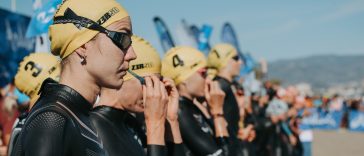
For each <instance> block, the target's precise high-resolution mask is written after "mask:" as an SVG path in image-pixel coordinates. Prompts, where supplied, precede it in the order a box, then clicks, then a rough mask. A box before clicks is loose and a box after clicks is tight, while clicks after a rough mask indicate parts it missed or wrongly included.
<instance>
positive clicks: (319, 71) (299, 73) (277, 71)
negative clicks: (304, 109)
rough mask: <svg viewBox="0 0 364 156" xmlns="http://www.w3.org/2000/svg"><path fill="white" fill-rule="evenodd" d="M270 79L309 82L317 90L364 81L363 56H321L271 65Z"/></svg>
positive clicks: (272, 63)
mask: <svg viewBox="0 0 364 156" xmlns="http://www.w3.org/2000/svg"><path fill="white" fill-rule="evenodd" d="M268 66H269V74H268V76H269V78H270V79H271V78H276V79H280V80H282V82H283V84H286V85H288V84H295V83H299V82H307V83H309V84H311V85H312V87H313V88H315V89H320V88H327V87H329V86H332V85H335V84H341V83H348V82H353V81H357V82H360V81H362V80H363V79H364V54H363V55H348V56H341V55H320V56H311V57H306V58H298V59H291V60H280V61H274V62H271V63H269V65H268Z"/></svg>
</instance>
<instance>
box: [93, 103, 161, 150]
mask: <svg viewBox="0 0 364 156" xmlns="http://www.w3.org/2000/svg"><path fill="white" fill-rule="evenodd" d="M91 120H92V122H93V125H94V126H95V128H96V131H97V132H98V133H99V134H100V137H101V140H102V141H103V143H104V145H105V148H106V150H107V151H108V153H109V155H110V156H123V155H125V156H126V155H127V156H145V155H148V156H163V155H167V154H166V153H167V151H166V147H165V146H159V145H146V140H145V138H146V137H145V133H144V131H143V130H142V129H141V128H142V123H139V122H138V121H137V120H136V118H135V117H133V116H132V115H130V114H129V113H128V112H126V111H124V110H121V109H116V108H113V107H109V106H98V107H96V108H94V109H93V111H92V113H91ZM144 147H146V148H147V154H145V152H144Z"/></svg>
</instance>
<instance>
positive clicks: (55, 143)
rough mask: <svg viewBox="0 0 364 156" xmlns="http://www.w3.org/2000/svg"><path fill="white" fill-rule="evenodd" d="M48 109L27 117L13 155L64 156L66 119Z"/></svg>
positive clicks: (53, 110)
mask: <svg viewBox="0 0 364 156" xmlns="http://www.w3.org/2000/svg"><path fill="white" fill-rule="evenodd" d="M50 108H51V107H49V108H44V109H40V110H37V111H35V112H33V113H31V114H30V115H29V118H28V119H27V121H26V123H25V125H24V127H23V129H22V132H21V134H20V136H19V138H18V139H20V140H18V141H17V144H16V145H15V147H14V150H13V151H14V155H39V156H43V155H44V156H46V155H66V153H65V150H64V149H65V147H64V145H66V143H65V142H64V141H65V140H64V138H65V135H66V134H67V133H68V132H67V131H69V130H70V129H68V128H67V127H68V126H67V124H68V121H67V118H66V117H65V116H64V115H63V114H62V113H60V112H58V111H56V110H55V109H50ZM67 129H68V130H67ZM12 155H13V154H12Z"/></svg>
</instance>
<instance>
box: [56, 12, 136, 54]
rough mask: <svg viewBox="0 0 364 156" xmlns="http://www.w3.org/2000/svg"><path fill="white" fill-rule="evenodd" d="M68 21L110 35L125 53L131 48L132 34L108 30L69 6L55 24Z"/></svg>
mask: <svg viewBox="0 0 364 156" xmlns="http://www.w3.org/2000/svg"><path fill="white" fill-rule="evenodd" d="M66 23H73V24H75V25H76V26H82V27H84V28H87V29H91V30H96V31H99V32H101V33H104V34H106V36H107V37H109V38H110V39H111V40H112V42H113V43H114V44H115V45H116V46H117V47H118V48H120V49H121V50H122V51H125V53H126V50H127V49H129V47H130V46H131V43H132V40H131V35H130V34H128V33H124V32H117V31H111V30H107V29H106V28H104V27H103V26H101V25H99V24H98V23H96V22H95V21H92V20H90V19H88V18H86V17H82V16H78V15H76V13H75V12H73V11H72V10H71V9H70V8H67V10H66V11H65V13H64V16H57V17H54V22H53V24H66Z"/></svg>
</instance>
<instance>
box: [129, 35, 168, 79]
mask: <svg viewBox="0 0 364 156" xmlns="http://www.w3.org/2000/svg"><path fill="white" fill-rule="evenodd" d="M131 40H132V41H133V42H132V45H131V46H132V47H133V49H134V52H135V54H136V56H137V58H136V59H135V60H132V61H130V64H129V69H130V70H132V71H133V72H134V73H136V74H138V75H139V76H146V75H148V74H160V73H161V59H160V57H159V54H158V52H157V50H155V49H154V47H153V46H152V45H151V44H150V43H149V42H148V41H146V40H144V39H143V38H141V37H138V36H135V35H134V36H132V37H131ZM132 78H134V76H132V75H131V74H130V73H127V74H126V75H125V76H124V80H125V81H126V80H130V79H132Z"/></svg>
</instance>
